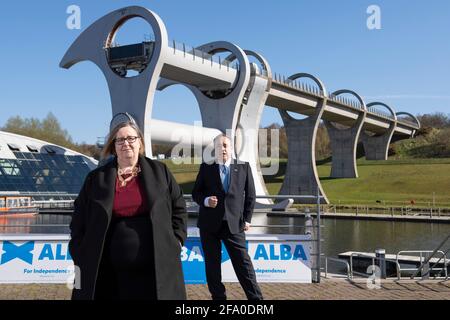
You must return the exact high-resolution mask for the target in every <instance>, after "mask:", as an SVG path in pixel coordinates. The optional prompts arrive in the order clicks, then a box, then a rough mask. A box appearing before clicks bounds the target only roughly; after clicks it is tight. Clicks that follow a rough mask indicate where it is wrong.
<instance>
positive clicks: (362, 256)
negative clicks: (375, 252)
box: [350, 252, 396, 279]
mask: <svg viewBox="0 0 450 320" xmlns="http://www.w3.org/2000/svg"><path fill="white" fill-rule="evenodd" d="M353 257H359V258H370V259H372V265H371V266H372V268H375V267H376V266H378V265H376V264H375V260H379V261H380V262H381V261H384V262H393V263H396V261H395V260H391V259H386V258H385V257H383V258H380V257H377V256H372V255H371V254H364V253H360V252H352V253H351V254H350V278H351V279H353V275H354V274H357V275H360V276H363V277H369V276H371V274H368V273H362V272H356V271H354V270H353ZM372 270H374V269H372Z"/></svg>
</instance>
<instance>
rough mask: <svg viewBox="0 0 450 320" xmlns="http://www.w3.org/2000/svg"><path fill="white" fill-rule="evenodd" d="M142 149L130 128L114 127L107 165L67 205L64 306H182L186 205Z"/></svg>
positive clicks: (135, 131)
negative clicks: (128, 302) (70, 276)
mask: <svg viewBox="0 0 450 320" xmlns="http://www.w3.org/2000/svg"><path fill="white" fill-rule="evenodd" d="M144 145H145V144H144V141H143V135H142V133H141V131H140V130H139V128H138V127H137V126H136V124H135V123H134V122H126V123H121V124H119V125H118V126H116V128H114V129H113V130H112V131H111V133H110V136H109V139H108V141H107V143H106V145H105V148H104V155H109V154H112V155H114V156H115V157H114V159H113V160H112V161H110V162H108V163H107V164H105V165H104V166H101V167H99V168H97V169H95V170H93V171H92V172H90V173H89V175H88V176H87V177H86V180H85V182H84V186H83V188H82V190H81V191H80V194H79V196H78V198H77V199H76V200H75V211H74V214H73V217H72V222H71V224H70V229H71V240H70V242H69V250H70V254H71V256H72V258H73V261H74V265H75V272H76V273H75V284H74V289H73V292H72V299H76V300H79V299H83V300H91V299H163V300H183V299H186V290H185V285H184V277H183V271H182V267H181V260H180V251H181V247H182V245H183V243H184V241H185V239H186V236H187V231H186V230H187V211H186V204H185V201H184V199H183V194H182V191H181V189H180V187H179V186H178V184H177V183H176V181H175V179H174V177H173V176H172V174H171V173H170V172H169V170H168V168H167V167H166V166H165V165H164V164H162V163H160V162H157V161H153V160H151V159H148V158H146V157H144V156H143V154H144ZM127 188H128V189H127ZM122 190H124V193H120V192H121V191H122ZM127 192H128V193H130V194H131V196H130V194H127Z"/></svg>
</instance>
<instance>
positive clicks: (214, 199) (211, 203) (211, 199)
mask: <svg viewBox="0 0 450 320" xmlns="http://www.w3.org/2000/svg"><path fill="white" fill-rule="evenodd" d="M208 205H209V206H210V207H211V208H215V207H217V197H216V196H211V197H209V199H208Z"/></svg>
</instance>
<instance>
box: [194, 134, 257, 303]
mask: <svg viewBox="0 0 450 320" xmlns="http://www.w3.org/2000/svg"><path fill="white" fill-rule="evenodd" d="M214 144H215V152H216V163H213V164H206V163H202V165H201V166H200V171H199V173H198V175H197V180H196V181H195V185H194V189H193V191H192V196H193V198H194V201H195V202H197V203H198V205H199V206H200V212H199V218H198V227H199V229H200V239H201V243H202V247H203V254H204V258H205V268H206V279H207V282H208V288H209V291H210V293H211V296H212V299H213V300H224V299H226V293H225V286H224V285H223V283H222V275H221V256H222V253H221V247H222V245H221V241H223V243H224V244H225V247H226V249H227V252H228V254H229V256H230V259H231V263H232V264H233V268H234V271H235V273H236V276H237V278H238V280H239V282H240V284H241V286H242V288H243V289H244V292H245V294H246V296H247V298H248V299H249V300H261V299H263V296H262V293H261V290H260V288H259V286H258V283H257V282H256V275H255V270H254V269H253V265H252V261H251V259H250V257H249V255H248V253H247V246H246V240H245V233H244V231H247V230H248V229H249V228H250V222H251V219H252V212H253V207H254V205H255V186H254V183H253V177H252V172H251V168H250V165H249V164H248V162H245V163H233V162H234V161H232V158H231V154H232V146H231V141H230V139H229V138H228V137H227V136H226V135H224V134H221V135H219V136H218V137H216V138H215V139H214Z"/></svg>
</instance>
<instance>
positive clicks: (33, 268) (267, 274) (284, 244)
mask: <svg viewBox="0 0 450 320" xmlns="http://www.w3.org/2000/svg"><path fill="white" fill-rule="evenodd" d="M188 234H189V236H188V239H187V241H186V243H185V246H184V247H183V248H182V250H181V254H180V259H181V261H182V265H183V272H184V278H185V282H186V283H187V284H205V283H206V275H205V264H204V259H203V250H202V246H201V243H200V237H199V236H198V229H197V228H189V231H188ZM246 238H247V248H248V252H249V255H250V258H251V259H252V262H253V267H254V268H255V272H256V277H257V280H258V281H259V282H297V283H299V282H300V283H310V282H311V256H310V252H311V251H312V250H311V249H312V248H311V243H312V242H311V239H310V236H309V235H254V234H250V235H247V237H246ZM69 239H70V238H69V235H33V234H27V235H0V283H72V282H73V279H74V272H73V270H74V266H73V261H72V258H71V257H70V254H69V251H68V242H69ZM222 279H223V281H224V282H237V281H238V280H237V278H236V274H235V273H234V270H233V266H232V263H231V260H230V257H229V255H228V253H227V251H226V248H225V247H224V246H222Z"/></svg>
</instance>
